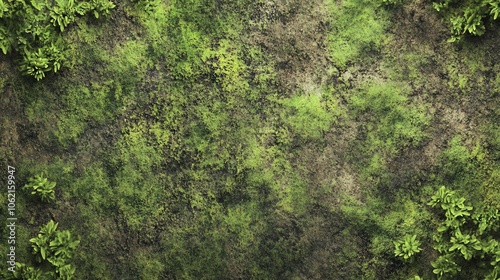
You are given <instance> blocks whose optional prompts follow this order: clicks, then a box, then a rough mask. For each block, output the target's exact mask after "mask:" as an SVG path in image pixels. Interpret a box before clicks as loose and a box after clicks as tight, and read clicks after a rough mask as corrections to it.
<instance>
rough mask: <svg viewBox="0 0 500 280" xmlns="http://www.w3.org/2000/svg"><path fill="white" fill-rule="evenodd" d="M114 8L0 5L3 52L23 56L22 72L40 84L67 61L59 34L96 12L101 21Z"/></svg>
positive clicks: (99, 4)
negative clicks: (81, 18)
mask: <svg viewBox="0 0 500 280" xmlns="http://www.w3.org/2000/svg"><path fill="white" fill-rule="evenodd" d="M114 7H115V5H114V4H113V3H112V2H111V1H109V0H92V1H91V2H87V1H82V2H75V1H74V0H57V1H53V2H47V1H42V0H31V1H24V0H20V1H6V2H4V1H1V2H0V49H1V50H2V52H3V53H4V54H8V53H10V52H11V51H15V52H17V53H20V54H21V56H22V59H21V65H20V70H21V72H23V73H24V74H27V75H30V76H33V77H35V79H36V80H41V79H43V78H44V77H45V74H46V73H47V72H50V71H53V72H57V71H59V69H60V68H61V66H62V64H63V63H64V61H65V60H66V57H65V54H64V49H65V48H66V45H65V44H63V43H62V37H61V34H60V33H61V32H63V31H64V30H65V29H66V28H67V27H68V26H69V25H70V24H72V23H73V22H75V21H76V19H77V17H78V16H83V15H85V14H87V13H88V12H93V13H94V16H95V17H96V18H99V16H100V15H108V14H109V13H110V9H112V8H114Z"/></svg>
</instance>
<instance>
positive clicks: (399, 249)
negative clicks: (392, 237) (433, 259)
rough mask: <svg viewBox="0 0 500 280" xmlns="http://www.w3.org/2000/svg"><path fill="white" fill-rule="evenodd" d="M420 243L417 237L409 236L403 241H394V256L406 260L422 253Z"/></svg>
mask: <svg viewBox="0 0 500 280" xmlns="http://www.w3.org/2000/svg"><path fill="white" fill-rule="evenodd" d="M420 244H421V243H420V241H418V240H417V235H413V236H412V235H407V236H405V238H404V239H403V240H398V241H394V247H396V249H395V250H394V255H396V257H403V258H404V259H405V260H407V259H409V258H411V257H412V256H413V255H415V254H416V253H418V252H420V251H422V248H420V247H419V246H420Z"/></svg>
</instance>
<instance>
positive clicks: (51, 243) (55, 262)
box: [14, 220, 80, 280]
mask: <svg viewBox="0 0 500 280" xmlns="http://www.w3.org/2000/svg"><path fill="white" fill-rule="evenodd" d="M57 226H58V224H57V223H54V221H52V220H51V221H49V222H48V223H47V224H45V225H44V226H42V227H41V228H40V233H39V234H38V236H37V237H34V238H31V239H30V243H31V245H32V248H33V254H34V255H35V258H36V261H37V262H38V263H39V267H31V266H28V265H26V264H23V263H18V264H16V265H17V270H16V271H15V273H14V279H64V280H70V279H72V277H73V275H74V273H75V267H74V266H73V265H72V264H70V261H71V259H72V257H73V254H74V252H75V250H76V247H77V246H78V244H79V243H80V241H79V240H78V239H75V238H74V237H73V236H72V235H71V233H70V232H69V231H68V230H64V231H58V230H57ZM45 261H46V262H48V263H49V264H50V265H49V266H47V265H46V264H43V262H45Z"/></svg>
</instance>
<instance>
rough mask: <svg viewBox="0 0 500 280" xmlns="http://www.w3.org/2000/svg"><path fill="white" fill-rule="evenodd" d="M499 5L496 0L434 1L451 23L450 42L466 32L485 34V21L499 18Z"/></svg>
mask: <svg viewBox="0 0 500 280" xmlns="http://www.w3.org/2000/svg"><path fill="white" fill-rule="evenodd" d="M499 5H500V3H499V2H498V1H496V0H484V1H483V0H466V1H458V0H441V1H436V2H434V3H433V7H434V9H436V11H438V12H440V13H443V14H444V15H445V17H446V18H447V19H449V21H450V23H451V26H450V29H451V35H452V37H451V39H450V40H449V41H450V42H455V41H459V40H461V39H462V38H463V37H464V35H465V34H471V35H475V36H481V35H483V34H484V33H485V32H486V26H485V21H486V20H487V19H490V20H496V19H497V18H498V15H499V14H500V7H499Z"/></svg>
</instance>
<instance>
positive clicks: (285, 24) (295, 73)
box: [248, 0, 328, 93]
mask: <svg viewBox="0 0 500 280" xmlns="http://www.w3.org/2000/svg"><path fill="white" fill-rule="evenodd" d="M325 6H326V1H325V0H312V1H304V0H294V1H287V0H278V1H266V2H264V3H263V4H262V5H261V7H260V9H259V10H258V11H255V13H254V21H255V22H258V23H259V25H258V26H257V25H255V26H253V27H252V28H251V31H250V34H249V36H248V37H249V38H250V39H249V43H250V44H252V45H257V46H260V47H262V49H263V50H264V51H265V52H266V53H268V54H269V55H270V56H271V57H272V58H273V59H274V61H275V62H276V68H277V69H276V70H277V73H278V78H279V80H280V82H281V84H282V86H283V87H284V89H285V90H287V91H288V92H292V93H293V92H294V91H296V90H297V89H301V85H302V84H310V83H311V81H313V82H314V83H316V84H322V83H324V82H325V81H326V80H327V78H326V77H325V71H324V70H325V69H327V68H328V55H327V54H328V51H327V45H326V30H327V22H328V20H327V18H328V14H327V9H325V8H324V7H325Z"/></svg>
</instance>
